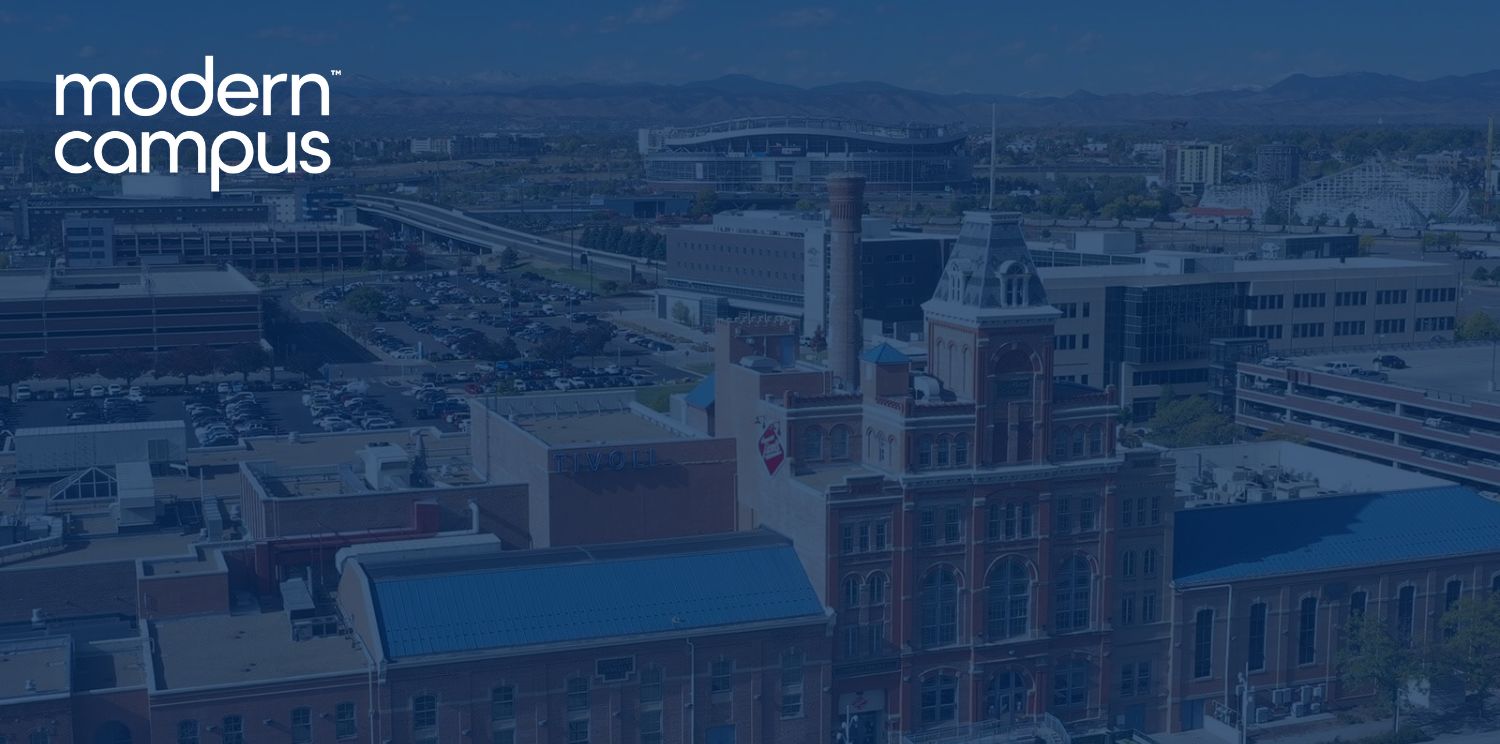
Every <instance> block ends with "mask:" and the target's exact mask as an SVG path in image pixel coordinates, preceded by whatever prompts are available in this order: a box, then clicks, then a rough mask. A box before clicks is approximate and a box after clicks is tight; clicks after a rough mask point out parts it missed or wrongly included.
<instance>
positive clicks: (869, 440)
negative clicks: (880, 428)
mask: <svg viewBox="0 0 1500 744" xmlns="http://www.w3.org/2000/svg"><path fill="white" fill-rule="evenodd" d="M865 459H866V460H873V459H875V430H874V429H871V428H869V427H865Z"/></svg>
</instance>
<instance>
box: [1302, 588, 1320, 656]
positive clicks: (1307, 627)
mask: <svg viewBox="0 0 1500 744" xmlns="http://www.w3.org/2000/svg"><path fill="white" fill-rule="evenodd" d="M1317 642H1318V598H1317V597H1303V598H1302V605H1301V607H1300V608H1299V609H1298V612H1297V663H1298V664H1311V663H1313V662H1314V661H1316V660H1317V657H1318V647H1317Z"/></svg>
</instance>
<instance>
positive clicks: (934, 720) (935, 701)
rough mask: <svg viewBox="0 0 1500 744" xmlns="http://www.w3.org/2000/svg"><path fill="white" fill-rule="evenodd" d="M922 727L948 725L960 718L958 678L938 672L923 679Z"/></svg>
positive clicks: (947, 673)
mask: <svg viewBox="0 0 1500 744" xmlns="http://www.w3.org/2000/svg"><path fill="white" fill-rule="evenodd" d="M920 717H921V720H922V725H924V726H930V725H933V724H939V723H947V722H949V721H952V720H954V719H955V718H957V717H958V677H955V676H954V675H953V674H951V673H949V672H937V673H934V674H929V675H927V676H926V677H923V678H922V699H921V701H920Z"/></svg>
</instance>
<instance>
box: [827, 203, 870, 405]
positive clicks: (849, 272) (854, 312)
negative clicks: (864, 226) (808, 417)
mask: <svg viewBox="0 0 1500 744" xmlns="http://www.w3.org/2000/svg"><path fill="white" fill-rule="evenodd" d="M864 212H865V177H864V176H862V175H858V174H854V173H841V174H838V175H833V176H829V178H828V214H829V228H830V230H831V235H830V240H829V246H828V252H829V255H828V259H829V260H828V274H829V287H828V368H829V369H830V370H831V371H832V372H833V377H834V385H835V386H837V387H840V388H842V389H844V390H849V391H853V390H857V389H859V351H860V346H861V344H860V331H861V328H860V326H861V322H862V321H861V319H860V317H859V315H860V308H861V306H862V305H861V303H860V297H859V295H860V287H861V282H860V275H859V271H860V256H859V234H860V222H861V219H862V217H863V215H864Z"/></svg>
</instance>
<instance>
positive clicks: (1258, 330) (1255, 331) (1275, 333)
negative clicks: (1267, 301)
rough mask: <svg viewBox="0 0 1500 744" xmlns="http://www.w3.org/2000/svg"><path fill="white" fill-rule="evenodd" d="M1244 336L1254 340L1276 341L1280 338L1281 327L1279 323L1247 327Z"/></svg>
mask: <svg viewBox="0 0 1500 744" xmlns="http://www.w3.org/2000/svg"><path fill="white" fill-rule="evenodd" d="M1245 330H1246V332H1245V335H1247V336H1254V337H1256V338H1264V339H1277V338H1281V334H1282V327H1281V324H1280V323H1268V324H1265V325H1253V326H1248V327H1247V328H1246V329H1245Z"/></svg>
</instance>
